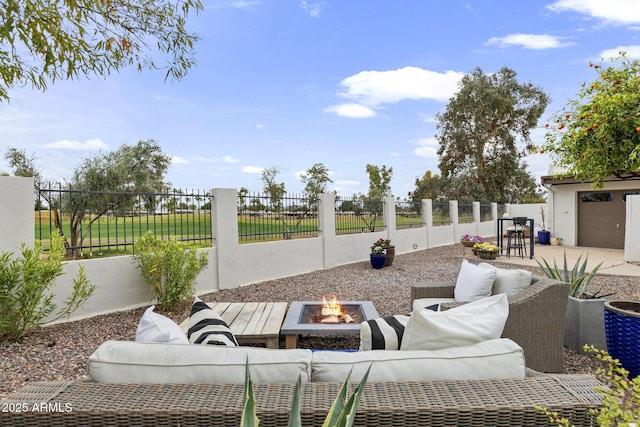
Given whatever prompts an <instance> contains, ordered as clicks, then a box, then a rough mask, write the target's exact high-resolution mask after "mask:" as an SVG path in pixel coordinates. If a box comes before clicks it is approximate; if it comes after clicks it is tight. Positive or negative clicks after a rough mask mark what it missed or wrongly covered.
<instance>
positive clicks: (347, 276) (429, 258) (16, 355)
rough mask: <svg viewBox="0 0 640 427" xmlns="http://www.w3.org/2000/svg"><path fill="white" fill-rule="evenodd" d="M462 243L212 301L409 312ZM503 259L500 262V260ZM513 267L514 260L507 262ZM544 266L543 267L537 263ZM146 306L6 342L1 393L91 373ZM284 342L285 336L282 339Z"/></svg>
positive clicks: (580, 364)
mask: <svg viewBox="0 0 640 427" xmlns="http://www.w3.org/2000/svg"><path fill="white" fill-rule="evenodd" d="M462 257H463V252H462V249H461V246H460V245H458V244H456V245H450V246H444V247H439V248H433V249H427V250H422V251H416V252H413V253H410V254H404V255H397V256H396V257H395V260H394V263H393V265H392V266H391V267H387V268H384V269H382V270H374V269H372V268H371V266H370V265H369V262H368V261H367V262H358V263H354V264H349V265H344V266H340V267H336V268H332V269H330V270H322V271H314V272H311V273H306V274H301V275H298V276H292V277H287V278H283V279H277V280H270V281H266V282H261V283H256V284H252V285H248V286H244V287H242V288H239V289H230V290H223V291H219V292H215V293H212V294H208V295H205V296H203V297H202V299H203V300H205V301H228V302H236V301H238V302H240V301H288V302H290V301H295V300H319V299H321V297H322V296H323V295H329V294H331V293H335V294H336V295H338V296H339V298H340V299H343V300H368V301H373V304H374V305H375V307H376V309H377V311H378V314H380V315H381V316H390V315H393V314H399V313H408V312H409V310H410V308H411V307H410V288H411V286H412V285H413V284H417V283H424V282H434V281H447V280H455V278H456V277H457V274H458V271H459V269H460V263H461V259H462ZM496 265H500V263H499V262H496ZM504 266H505V267H511V268H512V267H513V266H510V265H507V264H504ZM531 271H534V272H535V271H537V269H531ZM590 289H591V290H592V291H593V292H600V293H601V294H611V296H610V297H609V298H611V299H614V298H621V299H628V298H632V297H635V299H637V298H638V295H640V277H625V276H608V275H598V276H597V277H596V278H595V279H594V281H593V282H592V285H591V288H590ZM144 310H145V309H144V308H140V309H136V310H130V311H125V312H119V313H112V314H107V315H102V316H96V317H93V318H90V319H85V320H81V321H75V322H69V323H63V324H57V325H53V326H49V327H44V328H40V329H38V330H35V331H33V332H32V333H30V334H29V335H28V336H26V337H25V339H24V340H23V342H22V343H11V344H9V343H0V396H2V395H4V394H6V393H8V392H11V391H14V390H16V389H18V388H20V387H21V386H23V385H25V384H27V383H29V382H30V381H48V380H72V379H80V378H87V377H88V373H87V360H88V358H89V356H90V355H91V353H93V351H94V350H95V349H96V348H97V347H98V346H99V345H100V344H101V343H102V342H104V341H106V340H134V338H135V332H136V327H137V325H138V322H139V320H140V317H141V316H142V314H143V312H144ZM163 314H165V315H167V316H169V317H171V318H173V319H174V320H175V321H177V322H178V323H179V322H181V321H182V320H184V318H186V316H187V315H188V308H185V309H182V310H177V311H175V312H172V313H163ZM358 342H359V339H358V337H356V336H353V337H348V336H347V337H344V336H343V337H340V336H338V337H329V338H327V337H314V336H308V337H307V336H303V337H301V338H300V340H299V344H298V345H299V347H302V348H319V347H323V348H330V349H341V348H357V346H358ZM281 347H284V341H282V342H281ZM596 365H597V364H596V361H595V359H594V358H593V356H585V355H580V354H577V353H575V352H573V351H571V350H569V349H565V366H566V371H567V372H568V373H589V372H593V370H594V369H595V367H596Z"/></svg>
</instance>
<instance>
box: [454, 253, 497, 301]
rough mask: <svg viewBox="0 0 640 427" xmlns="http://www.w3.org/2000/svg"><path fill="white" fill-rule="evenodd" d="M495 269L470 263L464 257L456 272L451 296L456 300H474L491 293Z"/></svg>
mask: <svg viewBox="0 0 640 427" xmlns="http://www.w3.org/2000/svg"><path fill="white" fill-rule="evenodd" d="M495 278H496V271H495V270H494V269H491V268H487V267H483V266H480V265H476V264H472V263H470V262H469V261H467V260H466V259H463V260H462V266H461V267H460V272H459V273H458V280H457V281H456V286H455V288H454V290H453V297H454V298H455V300H456V301H458V302H463V301H464V302H466V301H475V300H477V299H480V298H485V297H488V296H490V295H491V288H492V286H493V281H494V280H495Z"/></svg>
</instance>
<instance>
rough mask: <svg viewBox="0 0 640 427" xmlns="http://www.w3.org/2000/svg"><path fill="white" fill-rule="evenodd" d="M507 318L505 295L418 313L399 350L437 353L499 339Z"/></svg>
mask: <svg viewBox="0 0 640 427" xmlns="http://www.w3.org/2000/svg"><path fill="white" fill-rule="evenodd" d="M508 316H509V303H508V301H507V296H506V295H505V294H500V295H494V296H491V297H487V298H483V299H481V300H477V301H473V302H470V303H468V304H464V305H461V306H459V307H454V308H452V309H450V310H445V311H431V310H416V311H414V312H412V313H411V318H410V319H409V323H407V327H406V328H405V331H404V336H403V338H402V344H401V345H400V350H437V349H440V348H448V347H458V346H464V345H469V344H474V343H477V342H481V341H486V340H491V339H495V338H500V336H501V335H502V330H503V329H504V325H505V323H506V322H507V317H508Z"/></svg>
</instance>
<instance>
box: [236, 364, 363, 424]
mask: <svg viewBox="0 0 640 427" xmlns="http://www.w3.org/2000/svg"><path fill="white" fill-rule="evenodd" d="M369 371H371V365H369V368H368V369H367V372H365V374H364V375H363V377H362V379H361V380H360V384H358V386H357V387H356V389H355V390H354V391H353V394H352V395H351V397H349V398H348V399H347V394H348V392H349V378H351V372H349V375H347V378H346V379H345V380H344V382H343V383H342V387H340V391H338V395H337V396H336V399H335V400H334V401H333V404H332V405H331V408H330V409H329V413H328V414H327V417H326V418H325V420H324V423H322V427H351V425H352V424H353V420H354V416H355V414H356V409H357V407H358V404H359V403H360V397H362V392H363V391H364V385H365V383H366V382H367V378H368V377H369ZM245 372H246V374H245V381H244V405H243V407H242V418H241V420H240V425H241V427H254V426H257V425H258V424H260V420H259V419H258V416H257V415H256V399H255V397H254V395H253V382H252V381H251V374H250V373H249V365H248V364H247V368H246V371H245ZM300 382H301V381H300V377H298V382H297V383H296V388H295V390H294V392H293V403H292V404H291V412H290V413H289V423H288V427H302V417H301V415H300Z"/></svg>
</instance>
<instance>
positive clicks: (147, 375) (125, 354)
mask: <svg viewBox="0 0 640 427" xmlns="http://www.w3.org/2000/svg"><path fill="white" fill-rule="evenodd" d="M246 363H248V365H249V369H250V372H251V377H252V379H253V381H254V382H255V383H258V384H260V383H263V384H264V383H294V382H295V381H296V380H297V378H298V376H301V378H302V381H303V382H310V381H311V382H342V381H344V379H345V378H346V377H347V374H348V373H349V371H350V370H351V369H352V368H353V373H352V376H351V379H352V380H353V381H359V379H360V378H361V376H362V375H363V374H364V372H365V371H366V370H367V368H368V367H369V365H371V372H370V374H369V381H429V380H456V379H499V378H524V377H525V373H526V368H525V360H524V353H523V351H522V348H521V347H520V346H519V345H517V344H516V343H515V342H513V341H511V340H509V339H506V338H499V339H493V340H488V341H483V342H479V343H476V344H473V345H467V346H459V347H451V348H445V349H439V350H407V351H404V350H373V351H358V352H342V351H311V350H303V349H296V350H284V349H281V350H274V349H265V348H258V347H222V346H210V345H209V346H208V345H192V344H166V343H137V342H131V341H107V342H105V343H103V344H102V345H101V346H100V347H99V348H98V349H97V350H96V351H95V352H94V353H93V354H92V355H91V357H90V358H89V374H90V376H91V378H92V380H93V381H94V382H98V383H137V384H151V383H155V384H243V383H244V380H245V366H246Z"/></svg>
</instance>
